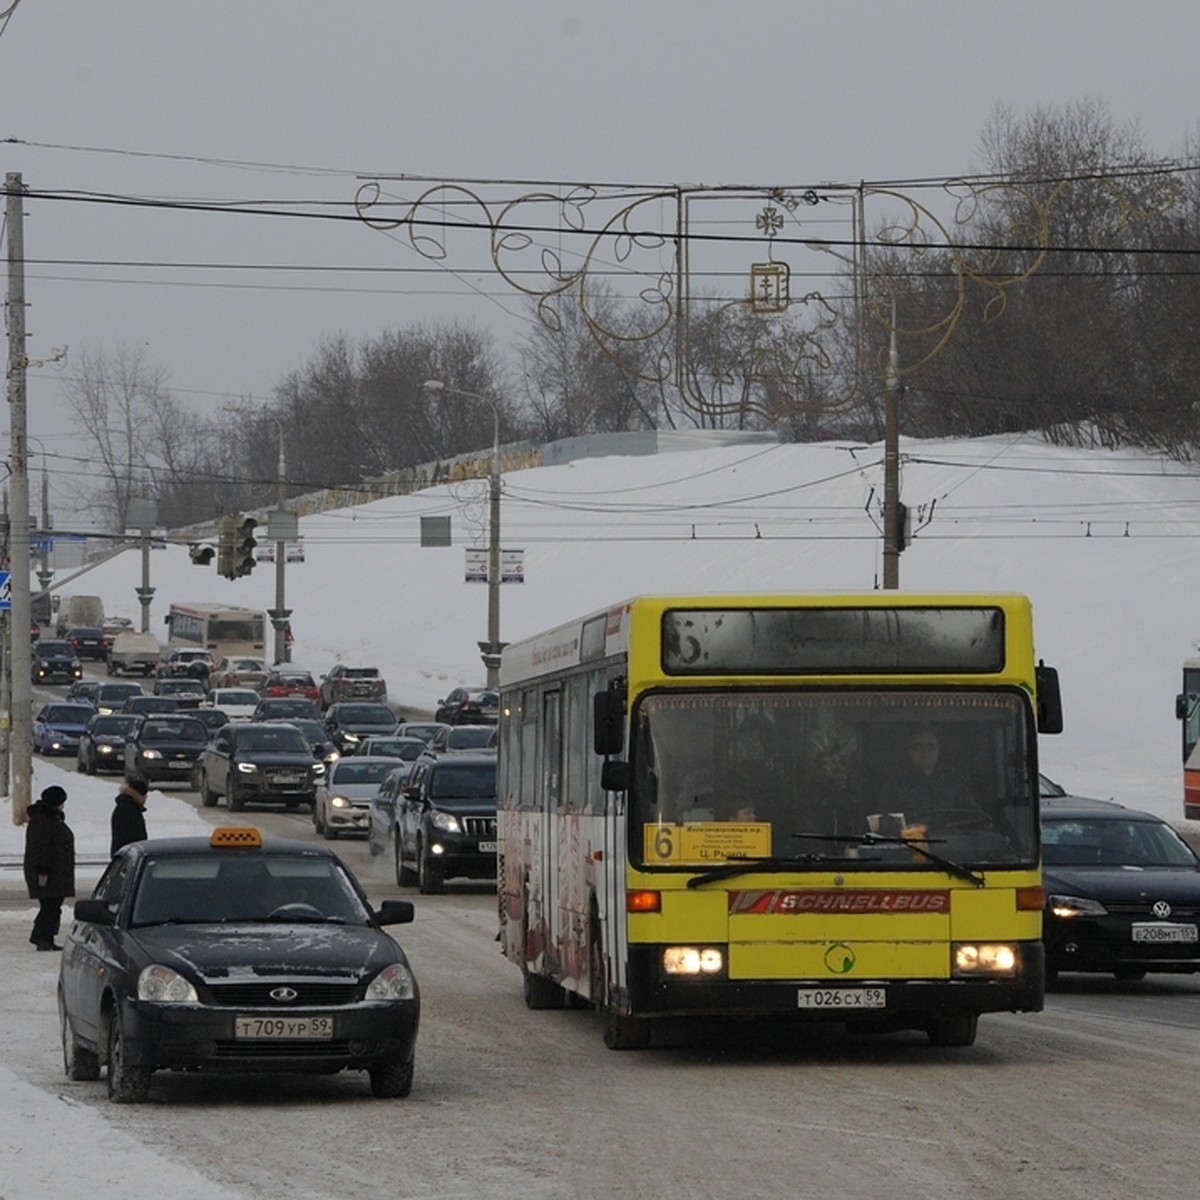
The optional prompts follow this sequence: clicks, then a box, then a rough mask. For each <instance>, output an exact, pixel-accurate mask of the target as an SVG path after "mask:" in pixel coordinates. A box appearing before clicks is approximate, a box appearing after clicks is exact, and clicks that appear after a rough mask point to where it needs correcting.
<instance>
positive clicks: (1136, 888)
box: [1042, 796, 1200, 982]
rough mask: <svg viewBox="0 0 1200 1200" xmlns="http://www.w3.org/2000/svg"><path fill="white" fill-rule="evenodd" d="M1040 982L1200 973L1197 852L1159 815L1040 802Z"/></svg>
mask: <svg viewBox="0 0 1200 1200" xmlns="http://www.w3.org/2000/svg"><path fill="white" fill-rule="evenodd" d="M1042 857H1043V863H1044V868H1045V887H1046V920H1045V928H1044V933H1043V938H1044V941H1045V945H1046V978H1047V981H1048V982H1054V980H1055V978H1056V977H1057V975H1058V973H1059V972H1060V971H1088V972H1103V973H1106V974H1110V975H1115V976H1116V977H1117V978H1118V979H1141V978H1143V977H1144V976H1145V975H1146V974H1147V973H1150V972H1170V973H1187V972H1195V971H1200V858H1197V856H1196V854H1195V852H1194V851H1193V850H1192V848H1191V847H1190V846H1189V845H1188V844H1187V843H1186V842H1185V841H1184V840H1183V838H1181V837H1180V836H1179V834H1178V833H1176V832H1175V830H1174V829H1173V828H1172V827H1171V826H1170V825H1169V824H1168V823H1167V822H1166V821H1164V820H1162V819H1161V818H1160V817H1156V816H1154V815H1153V814H1152V813H1147V812H1139V811H1138V810H1137V809H1132V808H1126V807H1124V806H1123V805H1120V804H1116V803H1113V802H1111V801H1098V800H1077V799H1075V798H1073V797H1070V796H1066V797H1061V798H1060V799H1058V800H1047V801H1043V809H1042Z"/></svg>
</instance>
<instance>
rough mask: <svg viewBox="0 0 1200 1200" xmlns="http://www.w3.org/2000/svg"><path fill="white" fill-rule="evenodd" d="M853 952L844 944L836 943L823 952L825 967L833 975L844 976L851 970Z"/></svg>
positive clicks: (852, 966)
mask: <svg viewBox="0 0 1200 1200" xmlns="http://www.w3.org/2000/svg"><path fill="white" fill-rule="evenodd" d="M855 961H856V960H855V957H854V951H853V950H851V949H850V947H849V946H847V945H846V943H845V942H838V943H837V944H836V945H833V946H830V947H829V949H828V950H826V951H825V967H826V969H827V970H828V971H830V972H831V973H832V974H834V975H845V974H846V973H847V972H848V971H850V970H853V968H854V963H855Z"/></svg>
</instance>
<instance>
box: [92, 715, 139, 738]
mask: <svg viewBox="0 0 1200 1200" xmlns="http://www.w3.org/2000/svg"><path fill="white" fill-rule="evenodd" d="M137 723H138V719H137V717H117V716H111V717H97V718H96V719H95V720H94V721H92V722H91V724H90V725H89V726H88V728H89V729H90V731H91V733H92V735H93V736H96V735H98V734H113V733H115V734H118V735H124V734H126V733H129V732H130V731H131V730H132V729H133V728H134V726H136V725H137Z"/></svg>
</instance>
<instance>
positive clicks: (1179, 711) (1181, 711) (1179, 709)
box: [1175, 692, 1188, 721]
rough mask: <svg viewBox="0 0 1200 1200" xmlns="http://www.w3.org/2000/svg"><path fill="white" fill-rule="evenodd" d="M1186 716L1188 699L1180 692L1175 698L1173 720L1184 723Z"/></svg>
mask: <svg viewBox="0 0 1200 1200" xmlns="http://www.w3.org/2000/svg"><path fill="white" fill-rule="evenodd" d="M1187 715H1188V698H1187V697H1186V696H1185V695H1183V693H1182V692H1181V693H1180V694H1179V695H1178V696H1176V697H1175V720H1177V721H1186V720H1187Z"/></svg>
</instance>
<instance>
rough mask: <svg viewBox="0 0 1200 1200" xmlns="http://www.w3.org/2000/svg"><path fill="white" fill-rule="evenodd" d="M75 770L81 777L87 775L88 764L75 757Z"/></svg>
mask: <svg viewBox="0 0 1200 1200" xmlns="http://www.w3.org/2000/svg"><path fill="white" fill-rule="evenodd" d="M75 770H76V771H78V772H79V774H80V775H86V774H87V764H86V763H85V762H84V761H83V759H82V758H80V757H79V756H78V755H76V756H75Z"/></svg>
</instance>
